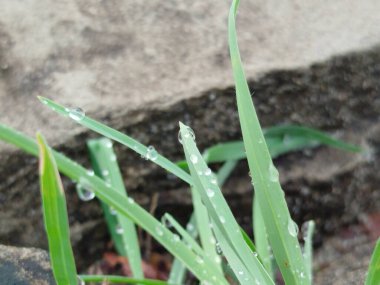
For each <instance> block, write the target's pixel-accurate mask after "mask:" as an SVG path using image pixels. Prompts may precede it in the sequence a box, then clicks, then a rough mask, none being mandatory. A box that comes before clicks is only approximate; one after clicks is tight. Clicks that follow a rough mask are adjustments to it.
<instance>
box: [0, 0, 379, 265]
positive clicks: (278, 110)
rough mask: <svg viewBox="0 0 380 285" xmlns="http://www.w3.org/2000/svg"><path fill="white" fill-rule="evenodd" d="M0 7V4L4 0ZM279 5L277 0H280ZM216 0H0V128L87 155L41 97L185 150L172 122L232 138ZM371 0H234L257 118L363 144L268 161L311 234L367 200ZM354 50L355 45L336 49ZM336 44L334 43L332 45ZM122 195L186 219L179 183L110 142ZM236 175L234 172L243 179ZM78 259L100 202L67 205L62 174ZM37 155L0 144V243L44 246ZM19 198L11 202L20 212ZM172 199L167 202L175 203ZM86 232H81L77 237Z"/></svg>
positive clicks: (241, 192)
mask: <svg viewBox="0 0 380 285" xmlns="http://www.w3.org/2000/svg"><path fill="white" fill-rule="evenodd" d="M3 2H4V1H3ZM284 3H285V2H284ZM228 5H229V3H228V2H227V1H186V3H184V2H183V3H182V2H181V3H174V2H172V1H169V2H168V1H164V2H162V1H143V2H141V1H135V3H132V2H131V1H123V2H118V1H96V2H95V1H93V2H87V1H79V0H77V1H66V2H53V1H47V0H42V1H33V0H28V1H7V2H4V3H1V6H2V9H0V63H1V66H2V69H1V70H0V123H5V124H9V125H10V126H13V127H15V128H17V129H19V130H22V131H24V132H26V133H27V134H29V135H34V133H35V132H36V131H37V130H41V131H42V132H43V134H45V135H46V136H47V138H48V141H49V142H50V143H52V145H53V146H55V147H56V148H57V149H59V150H60V151H62V152H64V153H65V154H67V155H68V156H69V157H71V158H73V159H75V160H77V161H78V162H80V163H83V164H84V165H86V166H89V163H88V159H87V151H86V146H85V140H86V139H88V138H91V137H95V136H96V135H94V134H93V133H91V132H88V131H85V130H84V129H82V128H80V127H77V126H76V125H75V124H74V123H73V122H71V121H70V120H67V119H64V118H60V117H59V116H58V115H56V114H54V113H53V112H52V111H49V110H46V108H44V107H43V106H42V105H41V104H40V103H39V102H38V101H37V100H36V99H35V96H36V95H44V96H47V97H50V98H53V99H56V100H57V101H59V102H60V103H63V104H66V105H70V106H80V107H82V108H83V109H85V110H86V112H87V114H90V115H91V116H93V117H95V118H97V119H100V120H102V121H103V122H106V123H108V124H110V125H111V126H113V127H115V128H117V129H119V130H121V131H123V132H126V133H128V134H130V135H132V136H133V137H135V138H136V139H138V140H139V141H141V142H142V143H144V144H147V145H149V144H151V145H154V146H155V147H156V149H157V150H158V151H160V152H162V153H163V154H164V155H166V156H168V157H169V158H172V159H181V158H182V157H183V154H182V151H181V147H180V145H179V143H178V141H177V139H176V137H177V132H178V121H179V120H181V121H184V122H185V123H187V124H190V125H191V126H192V128H193V129H194V130H195V132H196V135H197V142H198V146H199V147H200V148H201V149H204V147H207V146H210V145H212V144H213V143H216V142H220V141H226V140H231V139H238V138H240V129H239V125H238V118H237V113H236V106H235V97H234V92H233V88H232V86H233V84H232V76H231V70H230V64H229V59H228V46H227V38H226V22H227V12H228ZM379 6H380V2H378V1H362V2H360V3H359V2H356V1H349V3H348V2H347V1H343V0H342V1H340V0H339V1H334V2H329V3H328V4H327V3H324V5H322V4H321V3H320V2H318V3H317V2H315V3H311V1H289V2H288V3H287V4H278V3H277V2H276V3H275V1H260V2H258V1H256V2H255V1H242V8H241V10H240V12H239V21H238V27H239V28H238V35H239V43H240V47H241V50H242V51H241V53H242V57H243V61H244V66H245V68H246V71H247V75H248V77H249V79H250V86H251V89H252V91H255V93H254V95H253V98H254V101H255V103H256V106H257V111H258V113H259V117H260V119H261V121H262V123H263V125H264V126H270V125H273V124H278V123H284V122H288V123H297V124H305V125H308V126H312V127H316V128H320V129H322V130H325V131H329V132H331V133H332V134H334V135H335V136H337V137H340V138H345V139H347V140H349V141H351V142H354V143H357V144H359V145H361V146H362V147H363V148H364V149H365V153H364V154H347V153H344V152H341V151H337V150H327V149H326V148H318V149H316V150H313V151H311V152H304V153H302V152H298V153H296V154H291V155H287V156H285V157H282V158H280V159H278V160H277V161H276V164H277V165H278V166H279V169H280V173H281V180H282V184H283V188H284V190H285V191H286V193H287V197H288V200H289V203H290V205H291V209H292V212H293V214H294V216H295V219H296V220H297V222H299V223H302V221H304V220H306V219H310V218H314V219H316V221H317V224H318V229H319V234H318V235H317V244H318V243H319V244H320V243H321V237H322V235H321V234H322V233H333V232H334V231H335V229H336V228H338V227H340V226H342V225H346V224H350V223H353V222H356V221H357V218H358V215H359V214H360V213H362V212H366V211H378V210H380V204H379V203H380V202H379V201H380V200H379V185H380V183H379V182H380V181H379V180H380V177H379V175H378V169H380V168H379V154H380V152H379V149H380V147H379V145H380V137H379V133H380V120H379V119H380V96H379V88H380V82H379V80H378V79H379V75H380V48H379V46H374V45H376V44H377V43H380V28H379V27H380V25H379V24H380V20H379V17H380V16H379V14H378V13H377V11H379V9H378V8H380V7H379ZM350 51H356V52H354V53H347V52H350ZM337 54H343V55H340V56H336V57H334V56H335V55H337ZM115 148H116V152H117V154H118V160H119V162H120V163H121V168H122V172H123V174H124V177H125V183H126V186H127V188H128V191H129V192H130V193H131V195H132V196H134V197H135V198H136V201H137V202H139V203H140V204H142V205H143V206H144V207H146V208H148V207H149V206H150V203H151V198H152V193H154V192H157V190H162V191H160V197H159V199H158V208H157V212H156V214H157V216H160V215H161V214H162V213H163V212H165V211H168V212H171V213H173V214H174V216H178V217H179V218H180V220H182V221H183V220H185V219H186V218H187V216H188V214H189V212H190V210H191V199H190V196H188V195H187V196H186V194H184V193H185V192H184V191H186V188H185V185H184V184H182V183H181V182H179V181H178V180H176V179H172V178H171V177H170V176H169V177H167V175H166V174H165V173H164V172H163V171H161V170H159V169H158V168H157V167H155V166H152V164H151V163H149V162H147V161H144V160H141V159H139V157H138V156H136V155H134V154H133V153H131V152H129V151H127V150H126V149H125V148H124V147H121V146H119V145H115ZM247 174H248V170H247V167H246V165H245V164H244V163H242V164H241V165H239V168H238V169H237V170H236V171H235V173H234V177H233V179H232V180H231V181H230V182H229V183H227V185H226V187H225V190H224V191H225V194H226V197H227V199H228V200H229V202H230V204H231V206H232V208H233V210H234V211H235V212H237V213H239V220H240V222H241V223H242V224H243V225H244V226H246V227H248V226H249V224H250V215H251V213H250V204H249V201H250V199H242V197H246V196H247V195H249V197H250V195H251V191H252V190H251V187H250V185H249V179H248V177H247ZM242 177H243V178H244V177H246V178H247V179H245V180H244V179H241V178H242ZM64 186H65V189H66V193H67V199H68V201H69V203H68V208H69V209H68V210H69V215H70V223H71V226H72V244H73V246H74V252H75V254H76V256H77V260H78V263H77V264H78V266H79V268H84V266H86V264H89V263H91V262H93V260H94V258H95V257H98V256H99V255H100V254H101V253H102V250H104V247H105V242H104V241H105V240H106V238H107V235H106V229H105V226H104V223H103V221H102V217H101V211H100V207H99V206H98V204H97V203H96V202H95V201H94V202H90V203H83V202H81V201H79V200H78V198H77V196H76V194H75V191H74V190H73V189H74V187H73V184H72V183H71V182H70V181H68V180H66V179H65V180H64ZM38 187H39V186H38V177H37V163H36V159H35V158H31V157H29V156H27V155H25V154H22V153H20V152H17V151H14V149H13V148H10V147H9V146H6V145H5V144H0V215H1V219H0V242H1V243H4V244H13V245H24V246H37V247H44V248H46V239H45V233H44V228H43V222H42V215H41V210H40V198H39V188H38ZM20 209H22V211H20ZM179 209H180V210H179ZM89 241H92V243H91V246H89Z"/></svg>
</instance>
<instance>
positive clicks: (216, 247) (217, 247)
mask: <svg viewBox="0 0 380 285" xmlns="http://www.w3.org/2000/svg"><path fill="white" fill-rule="evenodd" d="M215 251H216V253H217V254H219V255H220V254H222V253H223V251H222V247H221V246H220V243H218V242H217V243H216V244H215Z"/></svg>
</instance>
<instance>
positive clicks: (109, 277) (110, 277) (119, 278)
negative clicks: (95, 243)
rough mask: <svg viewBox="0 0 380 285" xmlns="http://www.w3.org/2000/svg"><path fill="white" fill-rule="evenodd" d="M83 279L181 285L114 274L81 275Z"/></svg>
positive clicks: (86, 280) (113, 282) (149, 284)
mask: <svg viewBox="0 0 380 285" xmlns="http://www.w3.org/2000/svg"><path fill="white" fill-rule="evenodd" d="M79 277H80V279H81V280H83V281H85V282H102V284H109V282H111V283H112V284H118V283H122V284H141V285H180V284H179V283H168V282H165V281H161V280H153V279H136V278H130V277H125V276H114V275H80V276H79Z"/></svg>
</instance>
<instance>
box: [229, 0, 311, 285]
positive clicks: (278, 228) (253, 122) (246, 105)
mask: <svg viewBox="0 0 380 285" xmlns="http://www.w3.org/2000/svg"><path fill="white" fill-rule="evenodd" d="M238 4H239V1H237V0H234V1H233V2H232V5H231V9H230V13H229V17H228V38H229V46H230V56H231V63H232V69H233V75H234V80H235V87H236V99H237V105H238V113H239V120H240V126H241V129H242V135H243V141H244V146H245V150H246V152H247V158H248V165H249V169H250V172H251V174H252V179H253V184H254V185H255V186H254V189H255V197H256V199H258V203H259V205H260V210H261V211H262V216H263V218H264V222H265V226H266V229H267V231H268V237H269V241H270V244H271V246H272V250H273V254H274V256H275V259H276V261H277V264H278V265H279V268H280V271H281V273H282V276H283V278H284V280H285V282H286V283H287V284H292V285H293V284H294V285H299V284H305V285H307V284H310V281H309V280H308V278H304V277H303V275H304V274H305V272H306V268H305V264H304V260H303V256H302V252H301V249H300V245H299V242H298V240H297V237H295V236H293V235H292V234H290V233H289V232H288V224H289V223H290V221H291V217H290V213H289V209H288V208H287V205H286V201H285V198H284V196H283V191H282V189H281V186H280V183H279V181H278V175H277V170H276V169H275V167H274V166H273V163H272V159H271V156H270V153H269V150H268V147H267V145H266V143H265V140H264V135H263V132H262V129H261V126H260V123H259V120H258V118H257V114H256V111H255V108H254V106H253V102H252V98H251V93H250V91H249V88H248V84H247V81H246V78H245V74H244V70H243V68H242V63H241V59H240V54H239V49H238V45H237V38H236V27H235V16H236V12H237V7H238Z"/></svg>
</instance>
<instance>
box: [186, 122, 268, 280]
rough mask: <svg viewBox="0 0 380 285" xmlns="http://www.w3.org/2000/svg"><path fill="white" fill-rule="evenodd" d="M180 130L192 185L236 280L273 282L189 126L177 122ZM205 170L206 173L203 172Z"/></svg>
mask: <svg viewBox="0 0 380 285" xmlns="http://www.w3.org/2000/svg"><path fill="white" fill-rule="evenodd" d="M180 132H181V137H182V138H183V139H182V143H183V148H184V152H185V156H186V160H187V163H188V165H189V168H190V173H191V176H192V179H193V181H194V187H195V189H196V190H198V191H199V193H200V196H201V198H202V202H203V203H204V204H205V206H206V208H207V211H208V214H209V215H210V217H211V219H212V223H213V225H214V232H215V234H216V238H217V240H218V241H219V242H220V243H221V247H222V250H223V252H224V253H225V255H226V258H227V260H228V262H229V264H230V265H231V268H232V269H233V270H234V272H235V275H236V276H237V278H238V279H239V282H240V283H241V284H252V282H254V281H256V279H257V281H258V282H261V283H262V284H273V281H272V280H271V279H270V278H269V276H268V274H267V273H266V271H265V269H264V268H263V266H262V265H261V263H260V262H259V260H258V259H257V258H256V257H255V256H254V254H253V253H252V251H251V250H250V248H249V246H248V245H247V243H246V242H245V240H244V238H243V236H242V234H241V231H240V227H239V225H238V224H237V222H236V220H235V218H234V217H233V215H232V212H231V210H230V208H229V207H228V205H227V203H226V201H225V199H224V197H223V195H222V193H221V190H220V188H219V186H218V185H217V184H215V183H213V175H212V173H210V170H209V168H208V166H207V164H206V163H205V161H204V160H203V158H202V156H201V154H200V152H199V150H198V149H197V147H196V145H195V142H194V140H193V139H192V137H191V136H190V134H189V128H188V127H187V126H185V125H183V124H182V123H180ZM204 173H209V174H208V175H203V174H204ZM201 174H202V175H201ZM215 227H216V228H217V229H216V228H215Z"/></svg>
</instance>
